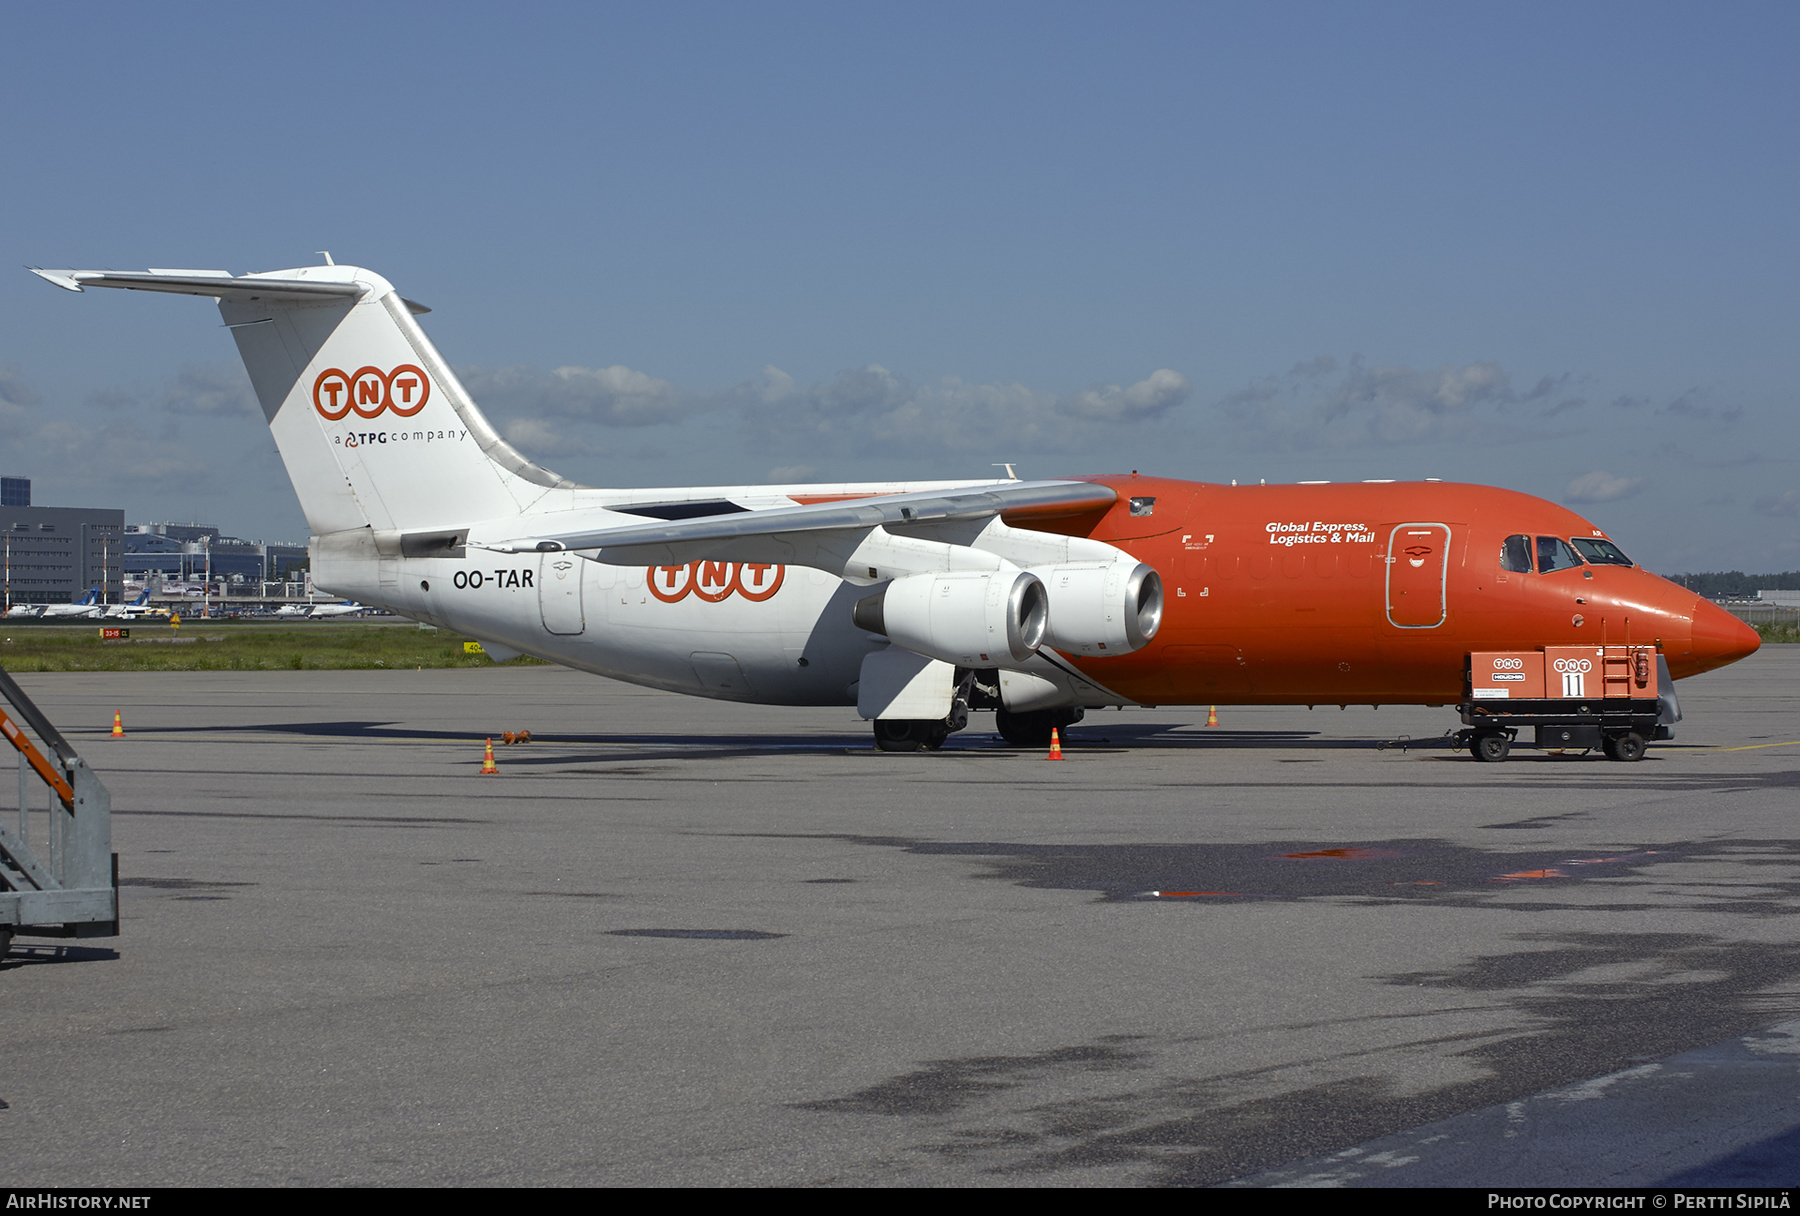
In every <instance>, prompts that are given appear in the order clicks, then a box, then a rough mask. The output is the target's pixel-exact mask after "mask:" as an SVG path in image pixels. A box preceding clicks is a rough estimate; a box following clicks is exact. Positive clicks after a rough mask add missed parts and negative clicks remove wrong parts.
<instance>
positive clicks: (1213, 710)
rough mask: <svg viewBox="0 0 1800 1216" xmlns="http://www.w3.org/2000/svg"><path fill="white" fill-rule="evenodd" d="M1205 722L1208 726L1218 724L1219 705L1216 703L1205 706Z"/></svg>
mask: <svg viewBox="0 0 1800 1216" xmlns="http://www.w3.org/2000/svg"><path fill="white" fill-rule="evenodd" d="M1206 724H1207V725H1208V726H1217V725H1218V724H1219V707H1218V706H1217V705H1208V706H1207V707H1206Z"/></svg>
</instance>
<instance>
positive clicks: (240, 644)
mask: <svg viewBox="0 0 1800 1216" xmlns="http://www.w3.org/2000/svg"><path fill="white" fill-rule="evenodd" d="M122 627H124V628H127V629H129V630H130V632H131V636H130V637H129V638H117V639H102V638H101V637H100V624H99V622H94V623H92V624H88V625H84V626H81V627H76V626H72V625H69V626H65V625H22V624H13V625H7V624H5V623H0V667H4V668H6V670H8V671H10V672H14V673H18V672H29V671H359V670H368V669H371V668H381V667H387V668H394V669H396V670H400V669H412V668H419V667H433V668H436V667H491V666H493V665H494V661H493V660H492V659H491V658H489V657H488V656H487V655H485V654H480V653H476V654H470V653H468V652H466V651H465V650H464V649H463V643H464V642H466V641H469V640H470V639H468V638H465V637H463V636H461V635H460V634H455V633H451V632H449V631H448V630H425V629H420V628H418V627H417V626H416V625H413V624H412V623H410V622H408V623H405V624H398V625H397V624H385V623H382V624H375V623H368V624H358V623H350V622H346V623H343V624H329V625H328V624H312V623H307V624H289V623H282V624H278V625H276V624H237V623H217V622H202V621H193V622H184V623H183V624H182V625H181V626H179V627H177V628H171V627H170V626H168V625H162V624H145V623H143V622H135V621H134V622H130V623H122ZM511 665H512V666H521V667H522V666H526V665H537V666H542V665H544V664H543V660H541V659H534V658H530V657H529V656H522V657H520V658H517V659H513V660H512V661H511Z"/></svg>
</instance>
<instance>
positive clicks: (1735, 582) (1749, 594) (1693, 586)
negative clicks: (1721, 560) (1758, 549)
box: [1665, 570, 1800, 600]
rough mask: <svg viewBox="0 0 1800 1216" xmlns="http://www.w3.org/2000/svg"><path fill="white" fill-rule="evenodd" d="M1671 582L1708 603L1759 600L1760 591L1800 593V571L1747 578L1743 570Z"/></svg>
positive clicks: (1670, 577)
mask: <svg viewBox="0 0 1800 1216" xmlns="http://www.w3.org/2000/svg"><path fill="white" fill-rule="evenodd" d="M1665 577H1666V578H1668V580H1669V581H1670V582H1674V583H1680V584H1681V585H1682V586H1683V587H1686V588H1688V589H1689V590H1691V591H1696V592H1698V593H1699V594H1701V595H1704V596H1705V597H1706V598H1707V599H1712V600H1718V599H1755V598H1756V593H1757V592H1758V591H1800V570H1788V571H1785V572H1784V573H1781V574H1745V573H1744V572H1743V571H1742V570H1714V571H1710V572H1708V573H1705V574H1670V575H1666V576H1665Z"/></svg>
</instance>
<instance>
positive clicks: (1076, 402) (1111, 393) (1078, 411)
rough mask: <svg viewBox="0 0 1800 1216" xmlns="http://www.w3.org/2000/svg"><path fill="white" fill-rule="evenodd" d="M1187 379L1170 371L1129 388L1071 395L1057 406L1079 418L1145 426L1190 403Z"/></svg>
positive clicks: (1100, 387)
mask: <svg viewBox="0 0 1800 1216" xmlns="http://www.w3.org/2000/svg"><path fill="white" fill-rule="evenodd" d="M1187 396H1188V381H1187V377H1186V376H1184V375H1182V374H1181V373H1180V372H1172V371H1170V370H1169V369H1168V368H1166V367H1164V368H1159V369H1158V370H1156V371H1154V372H1151V373H1150V376H1149V378H1148V379H1144V380H1139V381H1138V382H1137V383H1136V384H1133V385H1132V386H1130V387H1129V388H1120V387H1119V386H1118V385H1116V384H1103V385H1096V386H1095V387H1093V388H1089V389H1084V390H1083V391H1081V392H1079V393H1071V394H1069V395H1068V396H1067V397H1064V398H1063V399H1062V400H1061V401H1058V402H1057V403H1056V408H1057V409H1058V410H1060V411H1061V412H1062V413H1064V414H1068V415H1070V416H1071V417H1075V418H1093V419H1096V420H1098V421H1101V422H1142V421H1144V420H1145V419H1149V418H1158V417H1161V416H1162V415H1163V414H1166V413H1168V412H1169V411H1170V410H1172V409H1174V408H1175V407H1176V406H1178V405H1180V404H1181V403H1182V402H1183V401H1186V400H1187Z"/></svg>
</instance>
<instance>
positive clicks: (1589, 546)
mask: <svg viewBox="0 0 1800 1216" xmlns="http://www.w3.org/2000/svg"><path fill="white" fill-rule="evenodd" d="M1570 539H1571V540H1573V541H1574V543H1575V548H1576V550H1577V551H1578V552H1579V553H1580V554H1581V556H1583V557H1585V558H1587V559H1588V561H1589V562H1591V563H1592V564H1594V565H1596V566H1629V565H1631V564H1632V561H1631V559H1630V558H1629V557H1626V556H1625V554H1624V553H1622V552H1621V551H1620V550H1619V546H1617V545H1615V544H1613V543H1612V542H1611V541H1610V540H1597V539H1595V538H1593V537H1588V536H1576V537H1571V538H1570Z"/></svg>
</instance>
